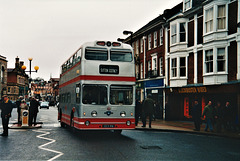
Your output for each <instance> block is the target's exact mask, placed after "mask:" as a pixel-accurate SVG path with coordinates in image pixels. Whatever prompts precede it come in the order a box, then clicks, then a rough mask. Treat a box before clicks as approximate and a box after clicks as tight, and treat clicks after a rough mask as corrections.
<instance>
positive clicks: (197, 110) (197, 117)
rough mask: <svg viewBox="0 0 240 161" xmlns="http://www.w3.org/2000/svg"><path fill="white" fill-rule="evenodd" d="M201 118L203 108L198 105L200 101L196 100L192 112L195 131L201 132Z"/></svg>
mask: <svg viewBox="0 0 240 161" xmlns="http://www.w3.org/2000/svg"><path fill="white" fill-rule="evenodd" d="M201 116H202V108H201V106H200V105H199V104H198V100H195V101H194V106H193V110H192V118H193V121H194V125H195V129H194V130H196V131H200V125H201Z"/></svg>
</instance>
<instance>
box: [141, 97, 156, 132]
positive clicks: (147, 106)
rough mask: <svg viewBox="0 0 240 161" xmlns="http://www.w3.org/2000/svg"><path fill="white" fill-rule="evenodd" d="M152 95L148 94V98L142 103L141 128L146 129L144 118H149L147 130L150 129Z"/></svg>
mask: <svg viewBox="0 0 240 161" xmlns="http://www.w3.org/2000/svg"><path fill="white" fill-rule="evenodd" d="M151 97H152V95H151V94H148V97H147V98H146V99H145V100H144V102H143V126H142V127H146V118H147V116H148V117H149V128H151V123H152V117H153V113H154V101H153V99H152V98H151Z"/></svg>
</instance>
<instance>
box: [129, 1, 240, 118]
mask: <svg viewBox="0 0 240 161" xmlns="http://www.w3.org/2000/svg"><path fill="white" fill-rule="evenodd" d="M239 8H240V7H239V1H238V0H221V1H220V0H183V2H182V3H180V4H177V5H176V6H175V7H173V8H171V9H166V10H165V11H164V13H163V14H162V15H160V16H159V17H157V18H156V19H154V20H152V21H151V22H150V23H149V24H147V25H145V26H144V27H143V28H141V29H140V30H139V31H137V32H135V33H133V35H132V36H131V38H132V39H133V40H131V41H132V42H134V43H133V47H134V51H135V55H136V60H137V61H136V62H137V63H136V75H137V78H138V79H137V80H138V81H137V83H136V84H137V86H138V88H139V89H140V91H141V92H139V91H137V95H141V97H139V98H140V99H141V100H143V99H144V98H145V96H146V93H151V94H153V95H157V97H158V98H160V99H162V101H161V103H160V104H161V105H160V106H159V107H161V106H162V109H163V114H162V115H163V118H165V119H170V120H186V119H191V109H192V107H193V101H194V100H196V99H197V100H198V101H199V102H200V103H201V105H202V108H204V106H205V104H206V103H207V101H208V100H211V101H212V102H213V104H214V105H216V103H217V102H220V103H221V104H222V105H223V106H224V105H225V103H226V101H230V103H231V105H232V107H233V109H234V112H235V114H236V118H237V117H238V116H239V114H240V53H239V52H240V41H239V40H240V29H239V28H238V23H239V22H240V9H239ZM160 17H161V18H160ZM151 26H154V27H151ZM140 31H141V32H140ZM139 33H141V34H139ZM137 35H139V37H138V36H137ZM125 42H130V37H128V38H127V39H126V40H125ZM160 44H162V47H161V45H160ZM156 45H157V46H156ZM155 58H156V59H155ZM151 70H152V71H153V73H151V72H149V71H151ZM155 71H156V72H155ZM155 73H157V74H158V75H157V76H156V77H154V78H153V77H152V75H151V74H155ZM156 80H162V84H161V83H160V82H158V81H156ZM156 89H157V90H158V91H157V90H156ZM159 89H160V91H162V92H159ZM139 93H140V94H139ZM155 97H156V96H155ZM155 101H156V102H157V101H158V99H157V100H156V99H155ZM159 107H158V108H159Z"/></svg>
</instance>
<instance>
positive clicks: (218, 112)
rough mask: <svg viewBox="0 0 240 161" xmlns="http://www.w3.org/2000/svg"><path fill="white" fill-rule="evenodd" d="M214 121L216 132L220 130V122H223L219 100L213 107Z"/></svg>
mask: <svg viewBox="0 0 240 161" xmlns="http://www.w3.org/2000/svg"><path fill="white" fill-rule="evenodd" d="M215 112H216V113H215V116H214V117H215V121H216V130H217V132H221V131H222V123H223V107H222V105H221V103H220V102H218V103H217V106H216V107H215Z"/></svg>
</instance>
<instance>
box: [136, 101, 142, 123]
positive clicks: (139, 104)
mask: <svg viewBox="0 0 240 161" xmlns="http://www.w3.org/2000/svg"><path fill="white" fill-rule="evenodd" d="M140 115H141V102H140V101H139V100H138V99H136V104H135V126H138V120H139V117H140Z"/></svg>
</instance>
